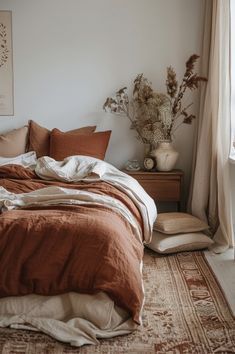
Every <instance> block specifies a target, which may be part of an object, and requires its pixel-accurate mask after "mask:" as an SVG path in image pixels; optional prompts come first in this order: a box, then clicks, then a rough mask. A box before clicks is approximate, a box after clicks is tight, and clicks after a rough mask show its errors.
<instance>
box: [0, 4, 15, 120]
mask: <svg viewBox="0 0 235 354" xmlns="http://www.w3.org/2000/svg"><path fill="white" fill-rule="evenodd" d="M12 115H14V100H13V54H12V12H11V11H7V10H0V116H12Z"/></svg>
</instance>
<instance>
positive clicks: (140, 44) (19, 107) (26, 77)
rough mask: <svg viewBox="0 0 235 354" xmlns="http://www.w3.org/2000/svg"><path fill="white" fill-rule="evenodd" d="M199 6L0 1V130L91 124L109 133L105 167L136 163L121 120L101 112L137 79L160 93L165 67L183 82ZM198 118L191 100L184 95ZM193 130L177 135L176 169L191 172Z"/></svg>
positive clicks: (199, 2) (197, 42)
mask: <svg viewBox="0 0 235 354" xmlns="http://www.w3.org/2000/svg"><path fill="white" fill-rule="evenodd" d="M203 3H204V0H40V1H38V0H20V1H19V0H0V8H1V9H4V10H12V17H13V55H14V57H13V60H14V91H15V94H14V100H15V116H14V117H12V118H11V117H10V118H9V117H0V131H2V132H3V131H6V130H9V129H11V128H13V127H19V126H21V125H22V124H25V123H26V122H27V120H28V118H32V119H34V120H36V121H37V122H39V123H40V124H42V125H45V126H47V127H49V128H53V127H55V126H56V127H58V128H61V129H64V130H67V129H71V128H75V127H78V126H82V125H86V124H90V123H93V122H94V123H98V125H99V129H106V128H112V129H113V134H112V140H111V144H110V146H109V150H108V154H107V160H108V161H109V162H111V163H113V164H115V165H116V166H121V165H122V164H123V163H124V162H125V161H126V160H127V159H129V158H134V157H139V156H142V155H141V154H142V146H141V145H140V144H139V143H138V142H137V141H136V139H135V137H134V132H133V131H130V130H129V123H128V121H127V119H126V118H118V117H115V118H113V117H111V118H109V117H108V116H106V115H105V113H104V112H103V111H102V104H103V102H104V100H105V99H106V97H107V96H109V95H111V94H113V93H114V92H115V90H117V89H118V88H119V87H122V86H124V85H128V86H130V85H131V82H132V80H133V79H134V78H135V76H136V75H137V74H138V73H141V72H143V73H144V74H145V76H147V77H148V78H149V79H150V80H151V81H152V83H153V86H154V87H155V89H157V90H164V89H165V77H166V76H165V74H166V67H167V66H169V65H173V66H174V67H175V69H176V72H177V75H178V77H179V78H180V77H182V74H183V72H184V63H185V61H186V59H187V58H188V57H189V55H191V54H193V53H198V54H200V48H201V29H202V18H203ZM191 97H192V98H193V100H194V102H195V107H194V111H195V112H196V111H197V94H194V96H190V99H191ZM192 137H193V127H191V126H184V127H182V129H181V130H179V131H178V136H177V138H176V141H175V144H176V147H177V149H178V150H179V151H180V159H179V161H178V167H180V168H182V169H184V171H185V172H186V177H187V178H186V181H187V180H188V176H189V171H190V167H191V156H192Z"/></svg>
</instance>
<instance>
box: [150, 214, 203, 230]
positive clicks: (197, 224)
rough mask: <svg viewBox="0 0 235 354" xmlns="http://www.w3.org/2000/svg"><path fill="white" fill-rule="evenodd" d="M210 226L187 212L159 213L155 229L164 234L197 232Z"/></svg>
mask: <svg viewBox="0 0 235 354" xmlns="http://www.w3.org/2000/svg"><path fill="white" fill-rule="evenodd" d="M208 228H209V226H208V225H207V224H206V223H205V222H204V221H202V220H200V219H198V218H196V217H195V216H192V215H190V214H186V213H161V214H158V217H157V220H156V221H155V223H154V225H153V229H154V230H156V231H160V232H163V233H164V234H179V233H183V232H196V231H203V230H206V229H208Z"/></svg>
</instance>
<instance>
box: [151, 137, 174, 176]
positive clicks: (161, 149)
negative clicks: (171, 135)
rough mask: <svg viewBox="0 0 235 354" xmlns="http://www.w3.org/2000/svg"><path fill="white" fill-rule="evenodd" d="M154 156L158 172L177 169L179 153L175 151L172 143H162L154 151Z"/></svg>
mask: <svg viewBox="0 0 235 354" xmlns="http://www.w3.org/2000/svg"><path fill="white" fill-rule="evenodd" d="M152 156H154V157H155V159H156V162H157V170H158V171H171V170H173V168H174V167H175V164H176V161H177V159H178V156H179V153H178V152H177V151H176V150H175V149H174V147H173V146H172V142H171V141H162V142H159V143H158V147H157V148H156V149H155V150H154V151H152Z"/></svg>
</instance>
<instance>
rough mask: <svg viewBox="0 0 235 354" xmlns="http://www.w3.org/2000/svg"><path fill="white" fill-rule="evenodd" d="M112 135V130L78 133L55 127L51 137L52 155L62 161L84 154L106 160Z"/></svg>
mask: <svg viewBox="0 0 235 354" xmlns="http://www.w3.org/2000/svg"><path fill="white" fill-rule="evenodd" d="M110 135H111V130H108V131H104V132H98V133H93V134H81V135H80V134H79V135H77V134H74V133H62V132H60V131H59V130H58V129H53V130H52V132H51V137H50V157H52V158H53V159H55V160H58V161H61V160H63V159H64V158H66V157H68V156H73V155H84V156H91V157H95V158H97V159H100V160H104V157H105V153H106V150H107V147H108V143H109V139H110Z"/></svg>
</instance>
